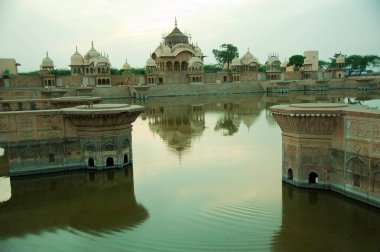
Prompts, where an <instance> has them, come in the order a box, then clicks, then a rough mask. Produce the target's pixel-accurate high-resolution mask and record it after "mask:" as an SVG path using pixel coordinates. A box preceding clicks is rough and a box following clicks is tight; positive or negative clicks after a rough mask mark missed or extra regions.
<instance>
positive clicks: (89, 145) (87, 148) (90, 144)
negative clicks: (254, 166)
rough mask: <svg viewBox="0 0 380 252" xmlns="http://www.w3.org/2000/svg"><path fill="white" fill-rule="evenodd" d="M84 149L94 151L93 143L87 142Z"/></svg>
mask: <svg viewBox="0 0 380 252" xmlns="http://www.w3.org/2000/svg"><path fill="white" fill-rule="evenodd" d="M85 150H86V151H88V152H94V151H95V145H94V144H93V143H87V144H86V146H85Z"/></svg>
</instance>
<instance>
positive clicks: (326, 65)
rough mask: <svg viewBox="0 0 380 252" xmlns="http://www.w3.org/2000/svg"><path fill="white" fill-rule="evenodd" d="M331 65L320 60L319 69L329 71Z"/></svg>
mask: <svg viewBox="0 0 380 252" xmlns="http://www.w3.org/2000/svg"><path fill="white" fill-rule="evenodd" d="M330 65H331V64H330V63H329V62H327V61H324V60H319V61H318V66H319V69H327V68H329V67H330Z"/></svg>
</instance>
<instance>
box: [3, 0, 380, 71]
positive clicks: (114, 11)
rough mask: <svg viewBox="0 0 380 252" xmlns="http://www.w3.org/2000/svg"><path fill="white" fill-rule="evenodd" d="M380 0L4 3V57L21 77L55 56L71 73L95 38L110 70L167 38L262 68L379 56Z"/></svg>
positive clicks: (140, 63)
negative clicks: (315, 55) (273, 63)
mask: <svg viewBox="0 0 380 252" xmlns="http://www.w3.org/2000/svg"><path fill="white" fill-rule="evenodd" d="M379 13H380V0H315V1H309V0H187V1H184V0H138V1H136V0H133V1H132V0H112V1H104V0H101V1H99V0H88V1H81V0H64V1H63V0H0V58H15V59H16V61H17V62H18V63H20V64H21V66H20V67H19V72H28V71H33V70H38V69H39V65H40V64H41V62H42V59H43V58H44V57H45V55H46V51H48V53H49V57H50V58H51V59H52V60H53V61H54V65H55V66H56V68H59V69H62V68H63V69H64V68H66V69H68V68H69V67H68V65H69V64H70V57H71V55H72V54H73V53H74V52H75V47H76V46H77V47H78V51H79V52H80V53H81V54H82V55H84V54H85V53H86V52H87V51H88V50H89V49H90V48H91V41H93V42H94V47H95V49H96V50H97V51H99V52H104V53H106V54H108V55H109V59H110V62H111V65H112V67H114V68H122V66H123V64H124V62H125V60H126V59H127V60H128V63H129V64H130V65H131V67H134V68H138V67H144V66H145V63H146V60H147V59H148V58H149V55H150V53H152V52H153V51H154V50H155V49H156V48H157V46H158V45H159V43H160V42H161V40H162V35H163V34H164V33H169V32H171V31H172V29H173V28H174V20H175V18H176V19H177V22H178V28H179V29H180V30H181V31H182V32H186V33H188V34H191V37H192V42H193V43H194V44H195V43H197V44H198V46H199V47H200V48H201V49H202V52H203V54H204V55H205V56H207V57H206V58H205V60H204V63H205V64H214V63H216V60H215V58H214V56H213V54H212V50H213V49H218V48H219V46H220V45H221V44H223V43H230V44H233V45H235V46H236V47H237V48H238V50H239V55H240V56H243V55H244V54H245V53H246V52H247V50H248V49H249V51H250V52H251V53H252V54H253V55H254V56H256V57H258V59H259V61H260V63H262V64H263V63H265V61H266V60H267V58H268V54H272V53H275V54H277V55H278V56H279V58H280V60H281V61H283V60H284V59H285V58H287V59H288V58H289V57H291V56H292V55H295V54H303V52H304V51H308V50H318V51H319V59H321V60H326V61H328V60H329V58H330V57H332V55H334V53H339V52H342V53H343V54H345V55H352V54H360V55H367V54H376V55H380V26H379V24H380V14H379Z"/></svg>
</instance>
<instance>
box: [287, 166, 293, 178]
mask: <svg viewBox="0 0 380 252" xmlns="http://www.w3.org/2000/svg"><path fill="white" fill-rule="evenodd" d="M288 180H293V170H292V168H289V169H288Z"/></svg>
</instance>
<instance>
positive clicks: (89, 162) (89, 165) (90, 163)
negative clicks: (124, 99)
mask: <svg viewBox="0 0 380 252" xmlns="http://www.w3.org/2000/svg"><path fill="white" fill-rule="evenodd" d="M88 167H95V160H94V159H93V158H89V159H88Z"/></svg>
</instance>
